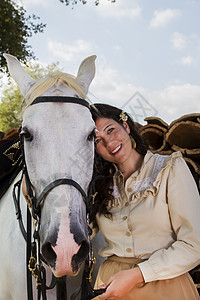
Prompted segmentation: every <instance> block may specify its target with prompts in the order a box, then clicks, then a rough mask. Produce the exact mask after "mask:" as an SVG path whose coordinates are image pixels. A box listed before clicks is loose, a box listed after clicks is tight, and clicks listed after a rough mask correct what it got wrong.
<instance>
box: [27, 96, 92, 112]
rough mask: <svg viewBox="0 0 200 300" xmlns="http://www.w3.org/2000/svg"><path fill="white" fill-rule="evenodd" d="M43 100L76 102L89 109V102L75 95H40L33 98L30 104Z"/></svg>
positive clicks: (42, 101)
mask: <svg viewBox="0 0 200 300" xmlns="http://www.w3.org/2000/svg"><path fill="white" fill-rule="evenodd" d="M45 102H56V103H59V102H63V103H76V104H81V105H83V106H85V107H87V108H88V109H89V110H90V104H89V103H88V102H87V101H86V100H84V99H82V98H76V97H62V96H42V97H37V98H35V100H34V101H33V102H32V103H31V105H33V104H37V103H45Z"/></svg>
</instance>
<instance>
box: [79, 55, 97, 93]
mask: <svg viewBox="0 0 200 300" xmlns="http://www.w3.org/2000/svg"><path fill="white" fill-rule="evenodd" d="M95 59H96V55H92V56H89V57H87V58H86V59H84V60H83V61H82V63H81V64H80V67H79V70H78V74H77V77H76V82H77V83H78V84H79V86H80V87H81V88H82V90H83V92H84V93H85V94H87V92H88V89H89V86H90V83H91V82H92V79H93V78H94V75H95Z"/></svg>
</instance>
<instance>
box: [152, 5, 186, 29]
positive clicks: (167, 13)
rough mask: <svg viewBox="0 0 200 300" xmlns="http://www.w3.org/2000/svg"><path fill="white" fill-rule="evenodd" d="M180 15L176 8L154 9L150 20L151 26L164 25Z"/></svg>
mask: <svg viewBox="0 0 200 300" xmlns="http://www.w3.org/2000/svg"><path fill="white" fill-rule="evenodd" d="M179 16H180V11H179V10H178V9H166V10H155V11H154V13H153V18H152V20H151V22H150V27H151V28H160V27H165V26H166V25H168V24H169V23H170V22H171V21H173V20H175V19H177V18H178V17H179Z"/></svg>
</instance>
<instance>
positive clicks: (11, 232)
mask: <svg viewBox="0 0 200 300" xmlns="http://www.w3.org/2000/svg"><path fill="white" fill-rule="evenodd" d="M4 56H5V58H6V60H7V63H8V68H9V72H10V74H11V76H12V77H13V78H14V80H15V81H16V82H17V83H18V85H19V87H20V91H21V93H22V95H23V96H24V97H25V100H26V107H25V109H24V113H23V123H22V135H23V137H24V153H25V161H26V166H27V170H28V176H29V178H30V182H31V185H32V187H33V190H34V195H35V197H36V198H38V197H39V195H41V193H42V191H44V189H45V188H46V187H47V186H48V185H49V184H51V183H52V182H56V180H57V179H60V178H61V179H63V178H68V179H73V180H74V181H76V182H77V183H78V184H79V186H80V187H81V188H82V189H83V191H84V192H85V193H87V189H88V185H89V182H90V180H91V177H92V171H93V159H94V146H93V143H92V142H91V141H90V139H88V137H89V136H90V134H91V133H92V132H93V130H94V126H95V125H94V122H93V120H92V117H91V114H90V111H89V109H88V108H87V107H85V106H84V105H80V104H78V103H65V102H54V101H53V102H40V101H39V103H37V104H33V101H34V100H35V99H36V98H37V97H40V96H44V98H45V96H53V97H57V96H60V97H65V96H68V97H73V99H74V98H77V99H78V98H83V99H85V98H86V94H87V92H88V88H89V85H90V83H91V81H92V80H93V78H94V75H95V64H94V61H95V58H96V56H90V57H88V58H86V59H85V60H84V61H83V62H82V63H81V65H80V67H79V70H78V74H77V77H73V76H72V75H69V74H65V73H55V74H52V75H51V76H47V77H46V78H43V79H41V80H38V81H35V80H34V79H32V78H31V77H30V76H29V75H28V74H27V73H26V72H25V70H24V69H23V68H22V66H21V64H20V63H19V61H18V60H17V59H16V58H15V57H13V56H12V55H9V54H4ZM37 99H38V98H37ZM45 99H46V98H45ZM32 104H33V105H32ZM20 176H21V174H19V175H18V176H17V178H16V179H15V180H14V182H13V184H12V186H10V188H9V189H8V190H7V192H6V193H5V195H4V196H3V198H2V199H1V201H0V242H1V247H0V300H25V299H27V287H26V262H25V256H26V244H25V241H24V238H23V236H22V234H21V232H20V229H19V224H18V221H17V219H16V216H15V207H14V203H13V198H12V191H13V185H14V183H15V182H17V181H18V180H19V178H20ZM26 188H27V187H26V186H25V183H24V182H23V188H22V189H23V192H24V194H26ZM21 197H22V199H21V210H22V216H23V220H25V219H26V206H27V205H26V200H25V199H24V197H23V196H21ZM40 204H41V220H40V229H39V235H40V241H41V253H42V255H43V257H44V258H45V260H46V262H47V263H48V265H49V266H50V268H51V270H52V272H53V273H54V275H55V276H56V277H60V276H63V275H75V274H76V273H77V272H78V271H79V269H80V267H81V264H82V262H83V261H84V260H85V258H86V257H87V255H88V247H89V241H88V233H87V232H88V228H87V224H86V208H85V204H84V201H83V197H82V195H81V193H80V191H79V190H77V189H76V188H75V187H74V186H71V185H66V184H61V185H58V186H55V187H53V188H52V189H51V190H50V191H49V192H48V193H47V194H45V195H44V197H43V199H42V201H41V202H40ZM25 223H26V222H25ZM47 272H48V274H47V275H48V280H49V278H50V275H49V274H50V273H51V272H50V269H49V268H47ZM33 285H34V286H35V284H34V282H33ZM34 295H36V294H35V288H34ZM34 297H36V296H34ZM47 298H48V300H53V299H56V295H55V291H47ZM34 299H35V298H34Z"/></svg>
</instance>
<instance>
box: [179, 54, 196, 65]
mask: <svg viewBox="0 0 200 300" xmlns="http://www.w3.org/2000/svg"><path fill="white" fill-rule="evenodd" d="M194 62H195V61H194V59H193V58H192V57H191V56H190V55H188V56H183V57H182V58H181V59H180V64H181V65H184V66H191V65H192V64H193V63H194Z"/></svg>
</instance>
